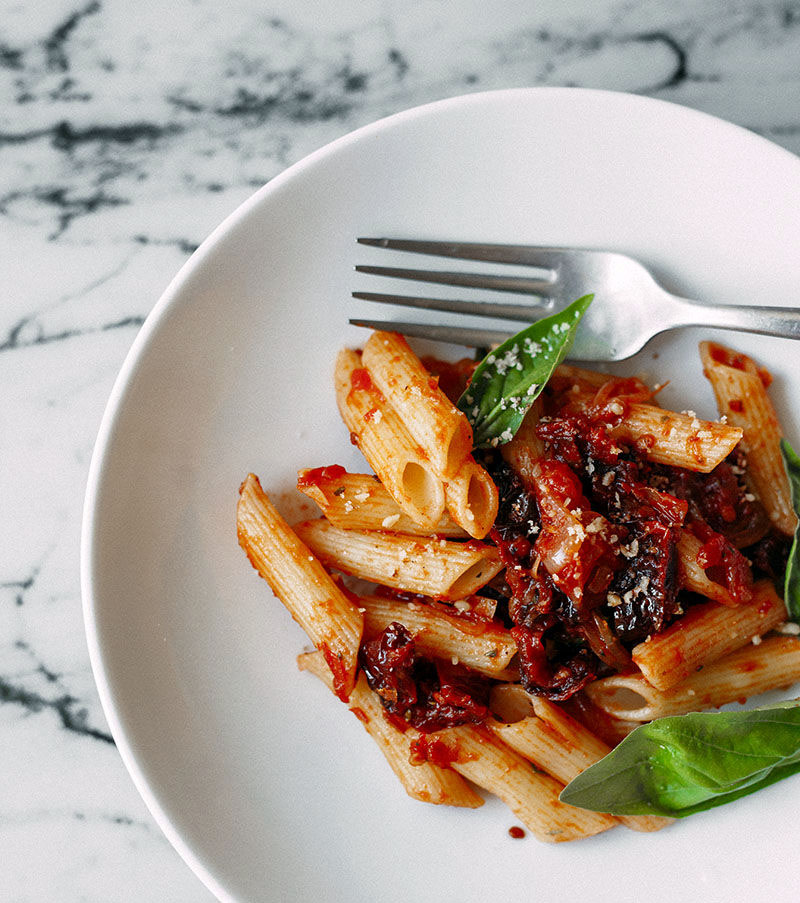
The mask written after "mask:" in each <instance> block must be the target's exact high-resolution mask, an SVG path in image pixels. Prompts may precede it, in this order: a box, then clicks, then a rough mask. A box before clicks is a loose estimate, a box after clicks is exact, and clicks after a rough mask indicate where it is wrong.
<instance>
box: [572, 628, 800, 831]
mask: <svg viewBox="0 0 800 903" xmlns="http://www.w3.org/2000/svg"><path fill="white" fill-rule="evenodd" d="M798 642H800V640H798ZM798 771H800V700H793V701H791V702H786V703H779V704H777V705H772V706H768V707H765V708H761V709H752V710H748V711H737V712H697V713H692V714H690V715H676V716H672V717H669V718H659V719H657V720H656V721H652V722H650V723H649V724H644V725H642V726H641V727H637V728H636V730H635V731H633V732H632V733H630V734H629V735H628V736H627V737H626V738H625V739H624V740H623V741H622V742H621V743H620V744H619V746H617V747H616V748H615V749H614V750H612V751H611V752H610V753H609V754H608V755H607V756H606V757H605V758H603V759H601V760H600V761H599V762H596V763H595V764H594V765H591V766H590V767H589V768H587V769H586V771H584V772H583V773H582V774H579V775H578V777H576V778H575V779H574V780H573V781H571V782H570V783H569V784H567V786H566V787H565V788H564V790H563V791H562V792H561V796H560V799H561V800H562V802H565V803H569V804H570V805H571V806H579V807H580V808H582V809H592V810H594V811H596V812H610V813H611V814H613V815H666V816H669V817H671V818H683V817H684V816H687V815H692V814H694V813H695V812H702V811H704V810H706V809H712V808H714V807H715V806H721V805H722V804H723V803H728V802H731V801H732V800H735V799H738V798H739V797H742V796H745V795H747V794H749V793H754V792H755V791H756V790H760V789H761V788H762V787H767V786H769V785H770V784H774V783H775V782H776V781H780V780H782V779H783V778H786V777H789V776H790V775H793V774H796V773H797V772H798Z"/></svg>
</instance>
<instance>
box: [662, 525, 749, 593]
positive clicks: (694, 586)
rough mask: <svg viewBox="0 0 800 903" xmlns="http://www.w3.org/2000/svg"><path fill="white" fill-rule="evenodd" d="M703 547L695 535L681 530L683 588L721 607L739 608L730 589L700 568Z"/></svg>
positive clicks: (680, 567) (680, 554)
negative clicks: (700, 554)
mask: <svg viewBox="0 0 800 903" xmlns="http://www.w3.org/2000/svg"><path fill="white" fill-rule="evenodd" d="M702 547H703V543H702V541H701V540H700V539H698V538H697V537H696V536H695V535H694V534H693V533H690V532H689V531H688V530H681V533H680V536H679V537H678V542H677V549H678V567H679V569H680V574H681V586H682V587H683V588H684V589H688V590H691V591H692V592H693V593H698V594H699V595H701V596H705V597H706V598H707V599H713V600H714V601H715V602H718V603H720V604H721V605H727V606H729V607H735V606H737V605H738V604H739V603H738V601H737V600H736V599H734V598H733V596H732V595H731V593H730V592H729V590H728V588H727V587H725V586H723V585H722V584H721V583H717V582H716V580H712V579H711V578H710V577H709V576H708V575H707V574H706V572H705V570H704V569H703V568H702V567H700V564H699V562H698V560H697V555H698V553H699V552H700V549H701V548H702Z"/></svg>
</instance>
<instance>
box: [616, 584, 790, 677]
mask: <svg viewBox="0 0 800 903" xmlns="http://www.w3.org/2000/svg"><path fill="white" fill-rule="evenodd" d="M753 590H754V591H753V598H752V599H751V600H750V602H748V603H746V604H745V605H740V606H738V607H736V608H734V609H733V610H732V611H727V610H725V609H724V608H721V607H720V606H719V605H715V604H714V603H713V602H709V603H707V604H705V605H696V606H694V607H693V608H691V609H690V610H689V611H688V612H687V613H686V614H685V615H684V616H683V617H682V618H679V619H678V620H677V621H676V622H675V623H674V624H673V625H672V626H671V627H669V628H668V629H667V630H665V631H664V632H663V633H660V634H658V635H656V636H654V637H651V639H650V640H648V641H647V642H645V643H640V644H639V645H638V646H635V647H634V648H633V651H632V653H631V655H632V657H633V661H634V663H635V664H636V665H637V666H638V668H639V670H640V671H641V672H642V674H643V675H644V677H645V679H646V680H647V681H648V682H649V683H651V684H652V685H653V686H654V687H656V688H657V689H659V690H668V689H670V688H671V687H674V686H676V685H677V684H680V683H681V682H682V681H684V680H686V679H687V678H688V677H690V676H691V675H692V674H693V673H694V672H695V671H696V670H698V669H699V668H701V667H703V666H706V665H709V664H710V663H711V662H714V661H716V660H717V659H720V658H722V657H723V656H725V655H727V654H728V653H729V652H733V651H734V650H736V649H739V648H740V647H741V646H745V645H747V644H748V643H750V642H751V641H752V640H753V638H754V637H756V638H758V637H761V636H763V635H764V634H765V633H768V632H769V631H770V630H772V629H773V628H775V627H777V626H778V624H781V623H782V622H783V621H785V620H786V617H787V615H786V606H785V605H784V604H783V599H781V598H780V596H778V594H777V593H776V592H775V589H774V587H773V585H772V583H771V582H770V581H769V580H762V581H760V582H759V583H757V584H756V585H755V587H754V588H753Z"/></svg>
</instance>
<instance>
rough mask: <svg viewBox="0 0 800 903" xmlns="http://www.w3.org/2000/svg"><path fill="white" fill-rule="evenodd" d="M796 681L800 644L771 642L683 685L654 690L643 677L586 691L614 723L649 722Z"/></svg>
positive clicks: (781, 639) (610, 680)
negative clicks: (625, 721) (621, 720)
mask: <svg viewBox="0 0 800 903" xmlns="http://www.w3.org/2000/svg"><path fill="white" fill-rule="evenodd" d="M798 680H800V640H798V639H797V637H788V636H772V637H768V638H767V639H765V640H763V641H762V642H761V643H760V644H758V645H752V644H751V645H749V646H748V647H746V648H744V649H738V650H737V651H736V652H733V653H731V654H730V655H727V656H725V658H722V659H719V660H718V661H716V662H712V663H711V664H710V665H707V666H705V667H704V668H703V670H702V671H698V672H696V673H695V674H693V675H692V676H691V677H689V678H687V679H686V680H684V681H683V682H682V683H680V684H678V685H677V686H675V687H672V688H671V689H668V690H657V689H656V688H655V687H653V686H651V685H650V684H649V683H648V682H647V681H646V680H645V679H644V677H640V676H637V675H616V676H613V677H604V678H603V679H602V680H598V681H595V682H594V683H593V684H590V685H589V686H588V687H587V688H586V692H587V694H588V696H589V698H590V699H591V700H592V702H594V703H595V705H597V706H599V707H600V708H601V709H603V710H604V711H606V712H607V713H608V714H609V715H611V716H612V717H614V718H624V719H628V720H639V721H653V720H654V719H656V718H664V717H666V716H667V715H684V714H686V712H695V711H699V710H701V709H711V708H719V706H723V705H727V704H728V703H729V702H737V701H741V700H744V699H747V698H748V697H749V696H756V695H757V694H759V693H765V692H766V691H767V690H773V689H776V688H778V687H780V688H783V687H789V686H791V685H792V684H793V683H795V682H797V681H798Z"/></svg>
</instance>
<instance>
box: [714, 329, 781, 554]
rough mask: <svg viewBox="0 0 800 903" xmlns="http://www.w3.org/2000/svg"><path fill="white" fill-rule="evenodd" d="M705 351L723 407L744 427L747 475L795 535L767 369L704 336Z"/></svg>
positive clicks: (776, 517)
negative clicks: (766, 380) (763, 375)
mask: <svg viewBox="0 0 800 903" xmlns="http://www.w3.org/2000/svg"><path fill="white" fill-rule="evenodd" d="M700 357H701V360H702V362H703V373H704V374H705V376H706V378H707V379H708V380H709V382H710V383H711V387H712V389H713V390H714V395H715V397H716V399H717V407H718V408H719V411H720V413H721V414H724V415H725V417H726V418H727V419H728V420H729V421H730V423H731V424H734V425H736V426H737V427H739V428H740V429H741V430H742V443H741V446H742V450H743V451H744V452H745V454H746V455H747V470H746V473H745V479H746V480H747V482H748V484H749V485H750V486H751V487H752V489H753V492H754V493H755V494H756V495H757V496H758V498H759V499H760V500H761V503H762V504H763V506H764V508H765V510H766V512H767V514H768V515H769V517H770V520H771V521H772V523H773V524H774V526H775V527H776V529H778V530H780V532H781V533H784V534H786V535H787V536H792V535H793V533H794V529H795V525H796V523H797V517H796V516H795V513H794V509H793V508H792V498H791V492H790V490H789V479H788V477H787V476H786V470H785V468H784V466H783V459H782V457H781V452H780V440H781V438H782V436H783V432H782V430H781V427H780V424H779V422H778V416H777V414H776V413H775V408H774V407H773V405H772V402H771V401H770V398H769V395H767V389H766V386H765V385H764V380H763V379H762V378H761V373H760V372H759V370H758V368H757V367H756V365H755V363H754V362H753V361H752V360H751V359H750V358H748V357H746V356H745V355H743V354H738V353H736V352H734V351H732V350H731V349H730V348H726V347H725V346H724V345H718V344H717V343H716V342H701V343H700Z"/></svg>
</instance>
